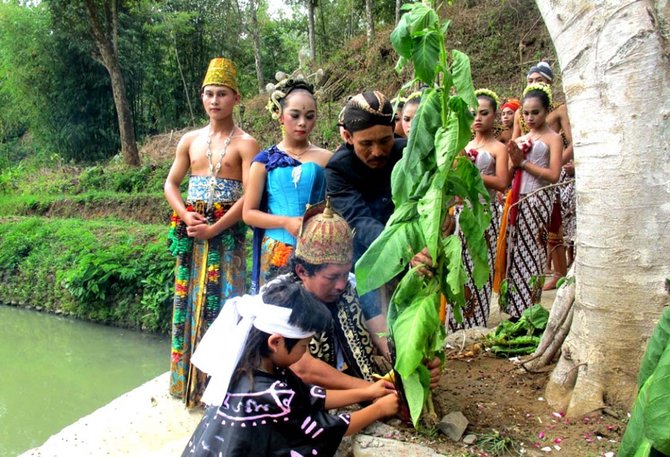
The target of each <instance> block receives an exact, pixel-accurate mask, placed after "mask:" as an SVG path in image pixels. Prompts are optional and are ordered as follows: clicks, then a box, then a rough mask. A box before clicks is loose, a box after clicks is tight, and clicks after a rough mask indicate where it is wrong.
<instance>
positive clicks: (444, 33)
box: [440, 19, 451, 38]
mask: <svg viewBox="0 0 670 457" xmlns="http://www.w3.org/2000/svg"><path fill="white" fill-rule="evenodd" d="M450 25H451V21H450V20H449V19H445V20H444V22H443V23H442V25H441V26H440V32H442V36H444V37H445V38H446V37H447V30H449V26H450Z"/></svg>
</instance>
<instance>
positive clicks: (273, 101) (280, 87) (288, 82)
mask: <svg viewBox="0 0 670 457" xmlns="http://www.w3.org/2000/svg"><path fill="white" fill-rule="evenodd" d="M323 76H324V72H323V70H322V69H320V68H319V69H318V70H317V71H315V72H314V73H312V74H309V75H307V76H305V75H304V74H303V73H301V72H300V71H299V70H296V71H294V72H293V73H291V74H290V75H287V74H286V73H284V72H283V71H278V72H277V73H275V79H276V80H277V83H275V84H273V83H268V84H267V85H266V86H265V90H266V91H267V92H269V93H270V100H268V103H267V105H265V108H266V109H267V110H268V111H269V112H270V114H271V115H272V118H273V119H279V115H280V114H281V103H280V102H281V100H283V99H284V98H285V97H286V96H287V95H288V94H289V93H291V90H293V89H305V90H307V91H308V92H310V93H312V94H313V95H314V97H315V98H317V97H318V96H319V95H320V94H319V91H318V90H315V86H316V85H317V84H319V83H320V82H321V80H323Z"/></svg>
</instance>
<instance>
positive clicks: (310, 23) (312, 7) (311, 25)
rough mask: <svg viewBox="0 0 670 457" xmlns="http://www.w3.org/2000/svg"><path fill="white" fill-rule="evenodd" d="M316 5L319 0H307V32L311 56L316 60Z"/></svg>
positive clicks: (313, 60)
mask: <svg viewBox="0 0 670 457" xmlns="http://www.w3.org/2000/svg"><path fill="white" fill-rule="evenodd" d="M316 6H317V0H307V34H308V36H309V58H310V59H311V60H312V62H316Z"/></svg>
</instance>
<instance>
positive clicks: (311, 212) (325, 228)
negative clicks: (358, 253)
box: [295, 197, 354, 265]
mask: <svg viewBox="0 0 670 457" xmlns="http://www.w3.org/2000/svg"><path fill="white" fill-rule="evenodd" d="M295 255H296V257H300V258H301V259H302V260H304V261H306V262H309V263H311V264H314V265H323V264H326V263H334V264H338V265H343V264H347V263H351V262H352V261H353V258H354V232H353V231H352V230H351V228H350V227H349V224H348V223H347V221H346V220H344V218H343V217H342V216H340V215H339V214H337V213H336V212H335V211H334V210H333V209H332V208H331V206H330V199H329V198H328V197H326V201H325V202H321V203H318V204H316V205H313V206H310V207H309V208H307V211H305V214H304V216H303V217H302V226H301V227H300V232H299V233H298V238H297V242H296V247H295Z"/></svg>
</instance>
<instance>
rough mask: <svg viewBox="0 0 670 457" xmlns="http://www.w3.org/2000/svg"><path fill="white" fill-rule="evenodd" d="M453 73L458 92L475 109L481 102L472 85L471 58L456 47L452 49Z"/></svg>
mask: <svg viewBox="0 0 670 457" xmlns="http://www.w3.org/2000/svg"><path fill="white" fill-rule="evenodd" d="M451 59H452V62H451V75H452V77H453V80H454V86H455V87H456V93H457V94H458V96H459V97H461V98H462V99H463V100H465V102H466V103H467V104H468V105H469V106H470V107H471V108H473V109H476V108H477V106H478V105H479V103H478V102H477V97H475V89H474V86H473V85H472V74H471V73H470V58H469V57H468V56H467V55H466V54H464V53H462V52H461V51H457V50H456V49H454V50H453V51H451Z"/></svg>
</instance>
